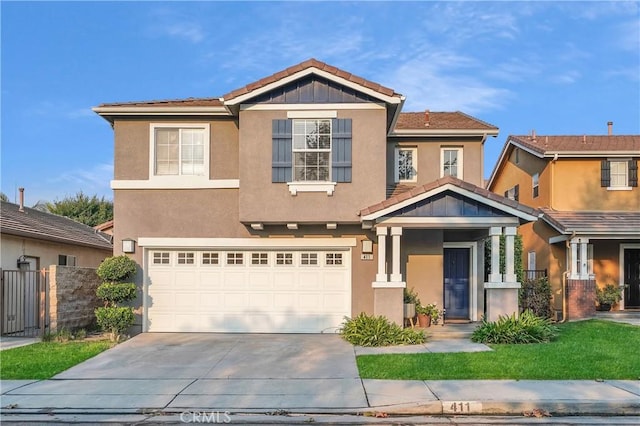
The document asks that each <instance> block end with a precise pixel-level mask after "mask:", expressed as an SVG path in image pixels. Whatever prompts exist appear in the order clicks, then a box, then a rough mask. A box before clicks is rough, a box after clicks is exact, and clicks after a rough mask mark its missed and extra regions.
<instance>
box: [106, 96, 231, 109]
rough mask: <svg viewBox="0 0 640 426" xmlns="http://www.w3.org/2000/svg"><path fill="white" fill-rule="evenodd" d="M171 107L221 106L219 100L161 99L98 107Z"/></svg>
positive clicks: (107, 104)
mask: <svg viewBox="0 0 640 426" xmlns="http://www.w3.org/2000/svg"><path fill="white" fill-rule="evenodd" d="M152 106H159V107H173V106H203V107H207V106H223V105H222V102H220V99H219V98H187V99H162V100H151V101H134V102H115V103H105V104H101V105H99V106H98V108H103V107H152Z"/></svg>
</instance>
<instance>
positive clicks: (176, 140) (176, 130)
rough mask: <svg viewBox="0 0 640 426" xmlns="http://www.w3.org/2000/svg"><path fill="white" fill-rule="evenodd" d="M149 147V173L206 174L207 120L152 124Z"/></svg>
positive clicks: (167, 175) (207, 168)
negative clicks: (199, 123)
mask: <svg viewBox="0 0 640 426" xmlns="http://www.w3.org/2000/svg"><path fill="white" fill-rule="evenodd" d="M151 148H152V150H151V154H152V158H151V174H152V176H157V177H164V178H166V177H170V176H201V177H205V178H208V174H209V158H208V153H209V125H208V124H202V125H196V124H193V125H190V124H152V125H151Z"/></svg>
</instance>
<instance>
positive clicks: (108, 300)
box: [96, 282, 138, 307]
mask: <svg viewBox="0 0 640 426" xmlns="http://www.w3.org/2000/svg"><path fill="white" fill-rule="evenodd" d="M137 292H138V287H137V286H136V285H135V284H134V283H109V282H107V283H103V284H100V285H99V286H98V288H97V290H96V295H97V296H98V297H99V298H100V299H102V300H103V301H104V304H105V306H113V307H115V306H117V304H118V303H121V302H127V301H129V300H133V299H135V298H136V294H137Z"/></svg>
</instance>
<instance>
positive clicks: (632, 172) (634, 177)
mask: <svg viewBox="0 0 640 426" xmlns="http://www.w3.org/2000/svg"><path fill="white" fill-rule="evenodd" d="M629 186H638V160H629Z"/></svg>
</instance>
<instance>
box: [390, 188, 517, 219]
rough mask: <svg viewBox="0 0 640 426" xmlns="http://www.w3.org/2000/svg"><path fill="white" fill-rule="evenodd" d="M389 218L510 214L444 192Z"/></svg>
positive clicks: (399, 211) (401, 210) (397, 212)
mask: <svg viewBox="0 0 640 426" xmlns="http://www.w3.org/2000/svg"><path fill="white" fill-rule="evenodd" d="M388 216H389V217H510V216H511V215H509V214H508V213H506V212H504V211H502V210H498V209H496V208H494V207H491V206H488V205H486V204H484V203H481V202H479V201H477V200H474V199H471V198H468V197H465V196H463V195H461V194H458V193H455V192H453V191H444V192H442V193H440V194H437V195H434V196H433V197H429V198H427V199H424V200H421V201H419V202H417V203H415V204H411V205H409V206H407V207H405V208H403V209H400V210H398V211H396V212H394V213H392V214H390V215H388Z"/></svg>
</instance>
